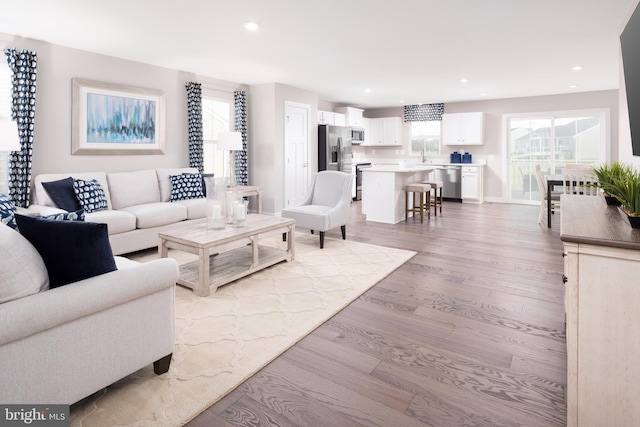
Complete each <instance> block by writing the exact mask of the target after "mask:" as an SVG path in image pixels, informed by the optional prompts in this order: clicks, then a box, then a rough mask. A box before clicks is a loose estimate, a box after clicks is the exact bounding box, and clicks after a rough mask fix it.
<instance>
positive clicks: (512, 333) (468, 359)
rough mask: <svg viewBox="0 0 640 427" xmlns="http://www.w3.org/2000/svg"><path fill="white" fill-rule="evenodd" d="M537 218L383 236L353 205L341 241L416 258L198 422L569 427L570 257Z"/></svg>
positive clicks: (479, 216)
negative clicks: (566, 269)
mask: <svg viewBox="0 0 640 427" xmlns="http://www.w3.org/2000/svg"><path fill="white" fill-rule="evenodd" d="M537 217H538V207H537V206H525V205H509V204H492V203H484V204H482V205H472V204H460V203H447V202H445V203H444V206H443V212H442V214H440V213H439V214H438V216H437V217H434V216H432V217H431V219H429V220H425V222H424V223H423V224H420V222H419V221H408V222H406V223H405V222H401V223H398V224H379V223H371V222H367V221H365V220H364V217H363V215H362V214H361V213H360V202H354V203H353V204H352V211H351V219H350V221H349V224H348V225H347V239H349V240H354V241H360V242H363V243H371V244H377V245H383V246H388V247H397V248H404V249H410V250H414V251H417V252H418V254H417V255H416V256H415V257H414V258H413V259H411V260H410V261H409V262H407V263H405V264H404V265H403V266H402V267H400V268H399V269H398V270H396V271H395V272H394V273H392V274H391V275H389V276H388V277H386V278H385V279H384V280H382V281H381V282H380V283H378V284H377V285H376V286H374V287H373V288H371V289H370V290H369V291H368V292H366V293H365V294H364V295H362V296H361V297H360V298H358V299H357V300H356V301H354V302H353V303H352V304H350V305H349V306H348V307H346V308H345V309H344V310H342V311H341V312H340V313H338V314H337V315H335V316H334V317H333V318H332V319H330V320H329V321H327V322H326V323H325V324H324V325H322V326H321V327H319V328H318V329H316V330H315V331H313V332H312V333H311V334H310V335H309V336H307V337H306V338H305V339H303V340H301V341H300V342H299V343H298V344H296V345H295V346H294V347H292V348H291V349H290V350H288V351H287V352H285V353H284V354H283V355H282V356H280V357H279V358H277V359H276V360H274V361H273V362H272V363H271V364H269V365H268V366H267V367H265V368H264V369H262V370H261V371H260V372H258V373H257V374H256V375H254V376H253V377H252V378H250V379H249V380H247V381H245V383H243V384H242V385H241V386H240V387H238V388H237V389H236V390H235V391H234V392H232V393H231V394H230V395H229V396H227V397H226V398H224V399H222V400H221V401H220V402H218V403H217V404H216V405H213V406H212V407H211V408H209V409H208V410H207V411H205V413H203V414H202V415H201V417H207V416H208V415H207V414H208V413H210V414H213V415H215V416H217V417H218V418H211V419H212V420H213V421H212V422H211V423H210V425H226V424H216V420H223V421H224V422H225V423H229V424H231V425H283V426H288V425H296V426H318V425H322V426H352V425H353V426H360V425H368V426H371V425H377V426H388V425H394V426H406V425H416V426H438V427H446V426H456V427H457V426H515V425H522V426H524V425H526V426H530V425H536V426H564V425H565V424H566V403H565V400H564V396H565V388H566V339H565V333H564V303H563V295H564V287H563V284H562V272H563V259H562V257H561V254H562V243H561V241H560V238H559V229H558V227H557V224H556V225H554V227H555V228H547V227H546V225H543V226H540V225H538V223H537ZM326 238H327V239H329V238H336V239H340V238H341V236H340V230H339V229H337V230H331V231H328V232H327V234H326ZM199 418H200V417H198V419H199ZM198 419H196V420H194V424H191V423H190V424H189V425H205V424H195V422H197V420H198ZM242 422H244V424H242ZM260 423H262V424H260Z"/></svg>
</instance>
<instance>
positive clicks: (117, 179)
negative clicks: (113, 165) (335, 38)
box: [107, 169, 160, 209]
mask: <svg viewBox="0 0 640 427" xmlns="http://www.w3.org/2000/svg"><path fill="white" fill-rule="evenodd" d="M107 180H108V181H109V191H110V192H111V205H112V206H113V209H122V208H126V207H129V206H135V205H144V204H146V203H156V202H159V201H160V189H159V188H158V177H157V175H156V171H155V170H151V169H150V170H141V171H135V172H116V173H108V174H107Z"/></svg>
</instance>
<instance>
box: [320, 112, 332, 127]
mask: <svg viewBox="0 0 640 427" xmlns="http://www.w3.org/2000/svg"><path fill="white" fill-rule="evenodd" d="M334 120H335V115H334V113H333V112H331V111H323V110H318V124H319V125H332V124H333V123H334Z"/></svg>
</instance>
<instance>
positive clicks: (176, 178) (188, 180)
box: [169, 173, 204, 202]
mask: <svg viewBox="0 0 640 427" xmlns="http://www.w3.org/2000/svg"><path fill="white" fill-rule="evenodd" d="M169 179H170V180H171V198H170V199H169V201H170V202H175V201H178V200H188V199H202V198H204V192H203V191H202V175H200V174H199V173H183V174H182V175H169Z"/></svg>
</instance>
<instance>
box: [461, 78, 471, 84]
mask: <svg viewBox="0 0 640 427" xmlns="http://www.w3.org/2000/svg"><path fill="white" fill-rule="evenodd" d="M468 81H469V80H467V79H465V78H462V79H460V83H467V82H468Z"/></svg>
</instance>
